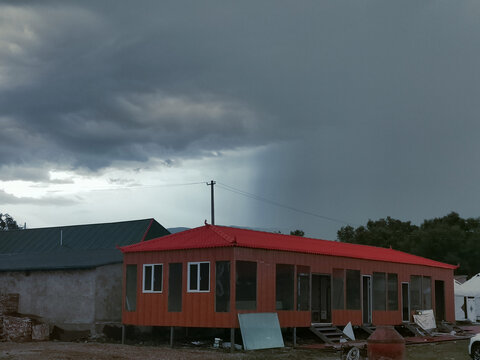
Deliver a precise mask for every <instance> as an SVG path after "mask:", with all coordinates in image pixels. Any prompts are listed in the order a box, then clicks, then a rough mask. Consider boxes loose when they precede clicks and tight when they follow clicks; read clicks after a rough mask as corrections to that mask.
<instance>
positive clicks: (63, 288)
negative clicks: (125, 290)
mask: <svg viewBox="0 0 480 360" xmlns="http://www.w3.org/2000/svg"><path fill="white" fill-rule="evenodd" d="M121 279H122V265H121V264H115V265H107V266H101V267H98V268H96V269H90V270H55V271H18V272H17V271H16V272H0V293H18V294H20V301H19V309H18V311H19V312H20V313H22V314H31V315H37V316H41V317H42V318H43V319H44V321H46V322H48V323H49V324H50V325H51V326H53V325H57V326H59V327H61V328H64V329H68V330H87V329H88V330H90V331H92V333H95V325H96V323H97V322H100V323H107V322H108V323H110V322H120V321H121V301H122V299H121V296H122V295H121ZM97 330H99V329H98V328H97ZM100 330H101V329H100Z"/></svg>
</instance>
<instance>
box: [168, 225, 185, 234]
mask: <svg viewBox="0 0 480 360" xmlns="http://www.w3.org/2000/svg"><path fill="white" fill-rule="evenodd" d="M167 230H168V231H170V232H171V233H172V234H175V233H178V232H181V231H185V230H190V228H188V227H174V228H167Z"/></svg>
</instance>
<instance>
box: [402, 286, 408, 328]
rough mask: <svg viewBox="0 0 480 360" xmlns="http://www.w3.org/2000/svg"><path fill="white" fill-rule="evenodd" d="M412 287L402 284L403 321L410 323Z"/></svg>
mask: <svg viewBox="0 0 480 360" xmlns="http://www.w3.org/2000/svg"><path fill="white" fill-rule="evenodd" d="M409 289H410V285H409V283H407V282H403V283H402V321H403V322H410V291H409Z"/></svg>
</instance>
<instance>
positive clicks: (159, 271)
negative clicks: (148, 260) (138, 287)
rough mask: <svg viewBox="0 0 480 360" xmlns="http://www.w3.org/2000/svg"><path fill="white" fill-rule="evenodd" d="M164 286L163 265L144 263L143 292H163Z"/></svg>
mask: <svg viewBox="0 0 480 360" xmlns="http://www.w3.org/2000/svg"><path fill="white" fill-rule="evenodd" d="M162 286H163V265H162V264H145V265H143V292H144V293H154V292H162Z"/></svg>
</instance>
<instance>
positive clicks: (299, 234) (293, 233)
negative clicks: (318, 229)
mask: <svg viewBox="0 0 480 360" xmlns="http://www.w3.org/2000/svg"><path fill="white" fill-rule="evenodd" d="M290 235H295V236H305V231H303V230H298V229H297V230H295V231H290Z"/></svg>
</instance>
